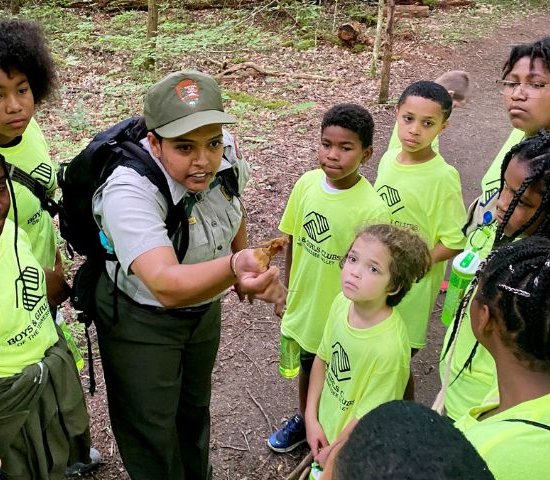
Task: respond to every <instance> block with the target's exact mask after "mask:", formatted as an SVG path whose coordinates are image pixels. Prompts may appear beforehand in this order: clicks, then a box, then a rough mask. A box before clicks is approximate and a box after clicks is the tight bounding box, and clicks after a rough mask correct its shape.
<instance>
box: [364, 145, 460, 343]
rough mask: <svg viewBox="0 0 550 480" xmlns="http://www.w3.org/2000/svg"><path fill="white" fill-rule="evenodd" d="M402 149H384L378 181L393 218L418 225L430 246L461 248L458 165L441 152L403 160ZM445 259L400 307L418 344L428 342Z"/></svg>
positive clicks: (413, 290) (396, 222)
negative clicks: (409, 162)
mask: <svg viewBox="0 0 550 480" xmlns="http://www.w3.org/2000/svg"><path fill="white" fill-rule="evenodd" d="M400 151H401V150H400V149H399V150H390V151H388V152H386V153H385V154H384V156H383V157H382V159H381V160H380V165H379V166H378V177H377V179H376V182H375V184H374V188H375V189H376V191H377V192H378V194H379V195H380V197H381V198H382V199H383V200H384V201H385V202H386V204H387V205H388V207H389V208H390V211H391V214H392V222H393V223H394V224H397V225H402V226H405V227H409V228H411V229H413V230H415V231H416V232H417V233H418V234H419V235H420V237H421V238H423V239H424V240H425V241H426V243H427V245H428V248H429V249H430V250H431V249H432V248H434V246H435V245H436V244H437V243H439V242H441V243H442V244H443V245H444V246H446V247H447V248H451V249H462V248H463V247H464V244H465V242H466V238H465V237H464V235H463V233H462V230H461V229H462V225H464V221H465V218H466V210H465V208H464V202H463V200H462V188H461V186H460V176H459V174H458V172H457V170H456V169H455V168H454V167H452V166H451V165H449V164H448V163H446V162H445V160H444V159H443V157H442V156H441V155H440V154H437V155H436V156H435V157H434V158H433V159H432V160H429V161H427V162H424V163H419V164H415V165H403V164H401V163H400V162H399V161H398V160H397V156H398V155H399V153H400ZM446 264H447V262H439V263H437V264H436V265H434V266H433V267H432V268H431V270H430V271H429V272H428V274H427V275H426V276H425V277H424V278H423V279H422V280H421V281H420V282H419V283H415V284H414V285H413V286H412V288H411V290H410V292H409V293H407V295H406V296H405V298H404V299H403V300H402V301H401V302H400V303H399V305H398V306H397V307H396V308H397V310H399V313H400V314H401V316H402V317H403V320H404V321H405V324H406V325H407V329H408V331H409V338H410V341H411V346H412V347H413V348H423V347H424V346H425V345H426V333H427V329H428V322H429V319H430V316H431V313H432V310H433V307H434V305H435V301H436V299H437V294H438V292H439V288H440V285H441V281H442V280H443V278H444V275H445V268H446Z"/></svg>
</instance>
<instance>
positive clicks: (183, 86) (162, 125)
mask: <svg viewBox="0 0 550 480" xmlns="http://www.w3.org/2000/svg"><path fill="white" fill-rule="evenodd" d="M143 115H144V116H145V123H146V125H147V128H148V129H149V130H155V131H156V132H157V133H158V134H159V135H160V136H161V137H163V138H174V137H179V136H180V135H183V134H185V133H187V132H190V131H191V130H195V129H196V128H199V127H203V126H204V125H212V124H213V123H236V122H237V119H236V118H235V117H234V116H233V115H229V114H227V113H225V112H224V111H223V102H222V94H221V90H220V87H219V86H218V84H217V83H216V81H215V80H214V79H213V78H212V77H211V76H209V75H206V74H204V73H201V72H197V71H194V70H185V71H182V72H174V73H171V74H169V75H167V76H166V77H164V78H163V79H162V80H161V81H159V82H157V83H155V84H154V85H153V86H152V87H151V88H150V89H149V91H148V92H147V93H146V94H145V99H144V108H143Z"/></svg>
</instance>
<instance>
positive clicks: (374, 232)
mask: <svg viewBox="0 0 550 480" xmlns="http://www.w3.org/2000/svg"><path fill="white" fill-rule="evenodd" d="M359 237H367V238H369V237H370V238H375V239H376V240H378V241H379V242H380V243H382V244H383V245H385V246H386V248H387V249H388V250H389V251H390V257H391V262H390V277H391V280H390V285H389V287H388V289H389V290H390V291H392V292H393V291H394V290H397V293H395V294H393V295H388V298H387V299H386V304H387V305H389V306H390V307H395V306H396V305H397V304H399V302H400V301H401V300H402V299H403V297H404V296H405V295H406V294H407V292H408V291H409V290H410V289H411V287H412V284H413V283H415V282H418V281H420V280H421V279H422V278H423V277H424V275H426V273H428V271H429V270H430V267H431V263H432V260H431V256H430V251H429V250H428V247H427V245H426V242H424V240H422V239H421V238H420V237H419V236H418V235H417V234H416V233H415V232H413V231H412V230H410V229H406V228H403V227H398V226H396V225H388V224H380V225H369V226H368V227H366V228H364V229H363V230H361V231H360V232H359V233H358V234H357V236H356V239H357V238H359ZM352 245H353V244H352ZM350 249H351V246H350ZM348 253H349V249H348ZM347 257H348V254H347V253H346V255H345V256H344V257H343V258H342V260H341V261H340V266H341V267H343V266H344V263H345V262H346V260H347Z"/></svg>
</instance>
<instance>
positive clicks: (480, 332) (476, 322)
mask: <svg viewBox="0 0 550 480" xmlns="http://www.w3.org/2000/svg"><path fill="white" fill-rule="evenodd" d="M474 304H475V305H474ZM473 308H475V309H476V312H475V316H474V315H472V312H471V310H472V309H473ZM474 317H475V319H474ZM470 319H471V325H472V331H473V332H474V335H475V336H476V338H477V339H478V340H479V339H480V338H489V337H490V336H491V334H492V332H493V331H494V330H495V328H496V326H497V322H496V319H495V318H494V317H493V316H492V314H491V309H490V308H489V306H488V305H487V304H484V303H482V302H479V301H476V300H475V299H474V301H473V302H472V303H471V305H470Z"/></svg>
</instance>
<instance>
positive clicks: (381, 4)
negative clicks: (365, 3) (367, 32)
mask: <svg viewBox="0 0 550 480" xmlns="http://www.w3.org/2000/svg"><path fill="white" fill-rule="evenodd" d="M384 3H385V2H384V0H378V16H377V17H376V35H375V37H374V47H373V49H372V60H371V64H370V76H371V77H372V78H374V77H376V65H377V64H378V56H379V55H380V43H381V41H382V40H381V39H382V25H384Z"/></svg>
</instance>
